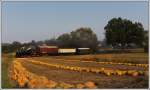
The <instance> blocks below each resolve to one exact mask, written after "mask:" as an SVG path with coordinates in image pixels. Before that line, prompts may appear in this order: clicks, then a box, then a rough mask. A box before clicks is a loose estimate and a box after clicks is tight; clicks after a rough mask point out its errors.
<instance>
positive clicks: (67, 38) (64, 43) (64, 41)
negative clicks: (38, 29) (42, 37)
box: [57, 33, 71, 47]
mask: <svg viewBox="0 0 150 90" xmlns="http://www.w3.org/2000/svg"><path fill="white" fill-rule="evenodd" d="M57 40H58V42H59V43H58V44H59V46H60V47H71V35H69V34H68V33H65V34H62V35H60V36H59V37H58V38H57Z"/></svg>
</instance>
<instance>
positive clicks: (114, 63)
mask: <svg viewBox="0 0 150 90" xmlns="http://www.w3.org/2000/svg"><path fill="white" fill-rule="evenodd" d="M68 61H81V60H68ZM81 62H96V61H81ZM97 63H99V64H112V65H127V66H137V67H144V68H148V66H149V65H148V64H134V63H121V62H119V63H116V62H97Z"/></svg>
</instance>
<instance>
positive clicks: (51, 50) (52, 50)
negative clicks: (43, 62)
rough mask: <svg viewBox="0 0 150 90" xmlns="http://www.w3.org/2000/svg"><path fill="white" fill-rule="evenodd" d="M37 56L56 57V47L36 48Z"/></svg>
mask: <svg viewBox="0 0 150 90" xmlns="http://www.w3.org/2000/svg"><path fill="white" fill-rule="evenodd" d="M37 52H38V54H39V55H46V54H47V55H57V54H58V47H57V46H39V47H38V48H37Z"/></svg>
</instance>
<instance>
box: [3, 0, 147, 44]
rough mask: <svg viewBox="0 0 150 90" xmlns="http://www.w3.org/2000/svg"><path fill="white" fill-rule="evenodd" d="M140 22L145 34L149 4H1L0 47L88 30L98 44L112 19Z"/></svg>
mask: <svg viewBox="0 0 150 90" xmlns="http://www.w3.org/2000/svg"><path fill="white" fill-rule="evenodd" d="M118 17H122V18H123V19H129V20H131V21H133V22H141V23H142V24H143V27H144V29H145V30H148V2H144V1H143V2H142V1H139V2H137V1H136V2H135V1H134V2H133V1H132V2H131V1H130V2H129V1H124V2H119V1H116V2H108V1H107V2H104V1H97V2H96V1H95V2H81V1H76V2H73V1H72V2H54V1H53V2H52V1H48V2H36V1H34V2H31V1H24V2H23V1H22V2H17V1H16V2H15V1H13V2H10V1H7V2H3V3H2V43H11V42H13V41H19V42H22V43H24V42H29V41H31V40H35V41H39V40H46V39H51V38H57V37H58V36H59V35H61V34H63V33H70V32H71V31H74V30H76V29H78V28H80V27H90V28H91V29H92V30H93V32H94V33H96V35H97V37H98V39H99V40H103V39H104V37H105V36H104V33H105V30H104V27H105V26H106V25H107V23H108V21H109V20H111V19H112V18H118Z"/></svg>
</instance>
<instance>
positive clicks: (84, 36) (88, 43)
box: [71, 27, 98, 51]
mask: <svg viewBox="0 0 150 90" xmlns="http://www.w3.org/2000/svg"><path fill="white" fill-rule="evenodd" d="M71 44H72V46H73V47H88V48H91V49H92V51H96V49H97V45H98V40H97V36H96V34H95V33H94V32H93V31H92V30H91V28H86V27H85V28H84V27H82V28H79V29H77V30H76V31H72V32H71Z"/></svg>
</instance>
